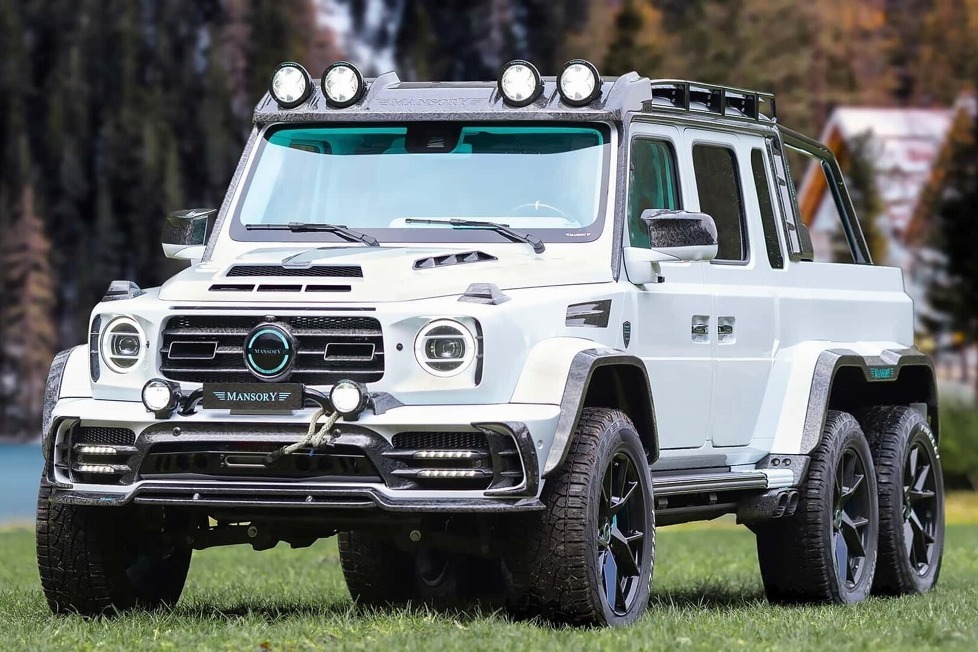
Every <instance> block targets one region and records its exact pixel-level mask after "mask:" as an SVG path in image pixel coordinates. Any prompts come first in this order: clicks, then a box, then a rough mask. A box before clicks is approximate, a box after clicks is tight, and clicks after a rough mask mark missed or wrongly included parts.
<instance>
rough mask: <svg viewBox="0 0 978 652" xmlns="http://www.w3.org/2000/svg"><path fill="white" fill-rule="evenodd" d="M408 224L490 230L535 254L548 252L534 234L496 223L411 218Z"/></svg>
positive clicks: (407, 220) (407, 221) (455, 219)
mask: <svg viewBox="0 0 978 652" xmlns="http://www.w3.org/2000/svg"><path fill="white" fill-rule="evenodd" d="M404 221H405V222H406V223H407V224H448V225H449V226H452V227H470V228H473V229H490V230H492V231H495V232H496V233H499V234H500V235H504V236H506V237H507V238H509V239H510V240H512V241H514V242H525V243H526V244H528V245H530V246H531V247H533V253H537V254H542V253H543V252H544V251H546V249H547V248H546V247H545V246H544V244H543V240H541V239H540V238H538V237H536V236H535V235H533V234H532V233H521V232H520V231H514V230H513V229H511V228H509V227H508V226H506V225H505V224H497V223H496V222H483V221H481V220H460V219H458V218H454V219H450V220H430V219H427V218H424V219H422V218H415V217H409V218H407V219H406V220H404Z"/></svg>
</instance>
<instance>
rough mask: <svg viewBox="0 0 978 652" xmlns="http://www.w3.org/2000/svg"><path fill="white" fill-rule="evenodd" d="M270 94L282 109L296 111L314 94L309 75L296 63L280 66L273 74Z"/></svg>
mask: <svg viewBox="0 0 978 652" xmlns="http://www.w3.org/2000/svg"><path fill="white" fill-rule="evenodd" d="M268 92H269V93H271V95H272V97H273V98H275V101H276V102H278V105H279V106H280V107H281V108H283V109H294V108H295V107H297V106H299V105H300V104H302V103H303V102H305V101H306V100H307V99H308V98H309V94H310V93H311V92H312V84H311V83H309V73H308V72H306V69H305V68H303V67H302V66H301V65H299V64H298V63H296V62H294V61H286V62H285V63H283V64H279V67H278V68H276V69H275V72H274V73H272V79H271V81H270V82H269V84H268Z"/></svg>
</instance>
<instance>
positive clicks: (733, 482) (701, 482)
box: [652, 469, 797, 525]
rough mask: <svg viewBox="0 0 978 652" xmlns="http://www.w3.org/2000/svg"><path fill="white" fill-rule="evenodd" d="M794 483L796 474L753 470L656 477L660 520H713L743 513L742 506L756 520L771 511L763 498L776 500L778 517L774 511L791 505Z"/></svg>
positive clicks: (654, 489)
mask: <svg viewBox="0 0 978 652" xmlns="http://www.w3.org/2000/svg"><path fill="white" fill-rule="evenodd" d="M793 484H794V475H793V474H792V472H791V471H788V470H784V469H761V470H753V471H718V470H715V469H714V470H710V471H709V472H703V473H684V474H681V475H679V474H669V475H665V474H663V475H659V476H658V477H656V476H655V475H653V477H652V489H653V492H654V496H655V508H656V521H657V523H658V524H659V525H672V524H675V523H685V522H688V521H698V520H710V519H714V518H717V517H719V516H723V515H724V514H731V513H738V514H739V512H740V511H741V510H742V507H747V506H748V505H750V506H751V507H750V508H748V511H749V513H750V515H751V516H752V517H753V518H751V519H750V520H755V519H761V518H763V515H762V513H766V512H767V511H768V510H766V509H764V508H766V507H768V502H770V500H762V497H763V498H765V499H767V498H770V499H773V502H772V504H771V505H770V507H771V510H770V511H771V512H772V514H771V516H772V517H774V514H773V511H775V510H776V509H777V508H778V507H779V506H780V503H781V502H784V504H785V506H786V505H787V498H788V492H787V491H785V490H786V489H787V488H790V487H791V486H792V485H793ZM792 491H793V490H792ZM745 492H746V493H745ZM755 492H757V493H755ZM781 494H784V498H785V500H784V501H781V500H780V499H781V498H782V496H781ZM755 503H757V505H756V506H755ZM761 503H763V505H761ZM795 504H797V499H796V500H795ZM792 511H793V510H792ZM784 512H785V507H784V506H782V507H781V509H780V513H778V514H777V516H780V515H781V514H783V513H784ZM738 520H740V519H738Z"/></svg>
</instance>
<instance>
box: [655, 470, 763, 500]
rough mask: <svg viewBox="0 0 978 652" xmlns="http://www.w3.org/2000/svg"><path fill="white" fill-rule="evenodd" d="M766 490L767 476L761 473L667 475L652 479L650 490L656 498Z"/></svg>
mask: <svg viewBox="0 0 978 652" xmlns="http://www.w3.org/2000/svg"><path fill="white" fill-rule="evenodd" d="M767 488H768V477H767V474H766V473H764V472H762V471H751V472H748V473H735V472H732V471H731V472H727V473H705V474H702V475H700V474H689V475H669V476H663V477H658V478H656V477H654V476H653V478H652V489H653V491H654V492H655V493H654V495H655V497H656V498H658V497H660V496H662V497H665V496H682V495H685V494H699V493H706V492H709V491H745V490H749V489H755V490H764V489H767Z"/></svg>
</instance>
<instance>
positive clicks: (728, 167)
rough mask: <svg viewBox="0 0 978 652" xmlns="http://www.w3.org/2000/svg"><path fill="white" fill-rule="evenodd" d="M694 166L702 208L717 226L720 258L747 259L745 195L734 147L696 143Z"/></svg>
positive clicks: (725, 259) (721, 259)
mask: <svg viewBox="0 0 978 652" xmlns="http://www.w3.org/2000/svg"><path fill="white" fill-rule="evenodd" d="M693 169H694V172H695V173H696V189H697V192H698V194H699V199H700V210H701V211H703V212H704V213H706V214H707V215H709V216H710V217H712V218H713V221H714V222H716V225H717V240H718V244H719V248H718V249H717V257H716V260H720V261H745V260H747V230H746V228H745V227H746V225H745V221H744V198H743V196H742V194H741V186H740V178H739V176H738V174H737V158H736V155H735V154H734V152H733V150H732V149H729V148H727V147H722V146H720V145H694V146H693Z"/></svg>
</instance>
